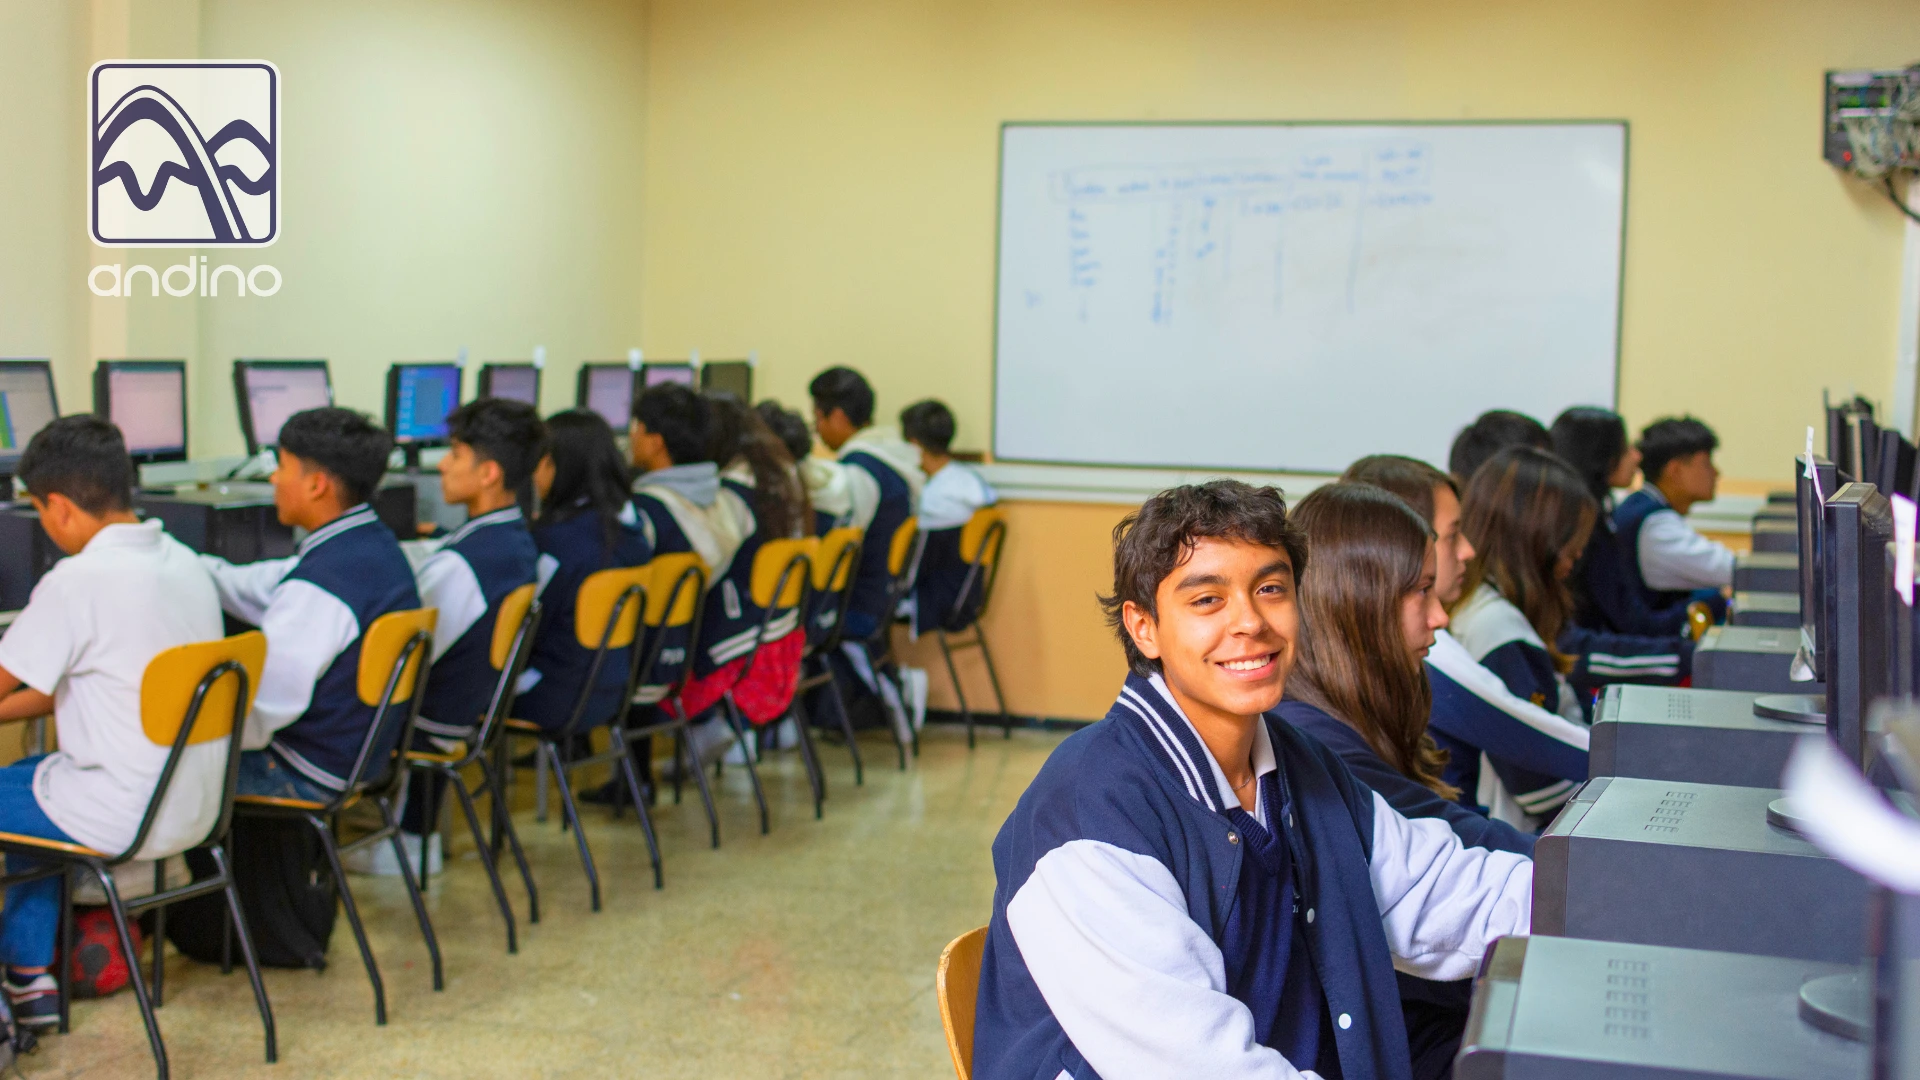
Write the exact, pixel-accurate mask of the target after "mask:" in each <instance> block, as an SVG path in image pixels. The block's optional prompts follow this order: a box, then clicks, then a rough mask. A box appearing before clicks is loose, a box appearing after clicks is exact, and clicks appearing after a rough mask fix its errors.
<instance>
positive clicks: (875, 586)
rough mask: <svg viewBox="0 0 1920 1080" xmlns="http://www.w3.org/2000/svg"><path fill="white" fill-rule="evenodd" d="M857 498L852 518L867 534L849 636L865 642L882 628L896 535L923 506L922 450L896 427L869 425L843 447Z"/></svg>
mask: <svg viewBox="0 0 1920 1080" xmlns="http://www.w3.org/2000/svg"><path fill="white" fill-rule="evenodd" d="M840 463H841V465H843V466H845V467H846V477H847V488H848V493H849V497H850V500H851V503H852V517H851V523H852V524H854V525H858V526H859V527H860V528H861V529H862V530H863V531H864V532H865V534H866V544H865V546H863V547H862V548H861V549H860V565H858V566H856V567H854V583H853V598H852V602H851V603H849V604H848V606H847V636H848V637H850V638H853V639H855V640H861V641H864V640H866V639H868V638H871V637H873V636H874V635H875V634H877V633H879V632H880V628H881V627H883V626H885V625H886V622H887V618H888V616H889V615H890V614H891V612H889V611H888V610H887V600H888V593H889V592H891V591H892V586H893V574H892V573H891V572H890V571H889V570H888V569H887V556H888V553H889V549H890V548H891V547H892V543H893V534H894V533H895V532H896V531H898V529H899V528H900V526H901V525H903V524H905V523H906V520H907V519H908V518H910V517H913V516H914V515H915V514H916V513H918V511H919V503H920V489H921V488H922V487H923V486H924V485H925V484H926V477H925V475H924V474H922V473H921V472H920V449H919V447H916V446H914V445H913V444H912V443H910V442H907V441H906V440H904V439H902V438H901V437H900V435H899V433H898V432H896V431H895V430H894V429H892V428H879V427H865V428H861V429H860V430H859V431H856V432H854V433H853V437H852V438H850V439H848V440H847V441H846V442H845V443H844V444H842V445H841V447H840Z"/></svg>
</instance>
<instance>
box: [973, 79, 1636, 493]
mask: <svg viewBox="0 0 1920 1080" xmlns="http://www.w3.org/2000/svg"><path fill="white" fill-rule="evenodd" d="M1048 127H1057V128H1068V127H1071V128H1116V127H1155V128H1160V127H1167V128H1181V127H1279V128H1312V127H1452V128H1465V127H1618V128H1619V129H1620V276H1619V280H1618V281H1616V282H1615V283H1614V305H1613V395H1612V400H1610V401H1608V402H1607V403H1606V405H1607V408H1609V409H1612V410H1613V411H1614V412H1619V411H1620V354H1621V350H1622V349H1624V348H1625V346H1626V342H1625V334H1626V321H1627V212H1628V209H1629V207H1630V206H1631V199H1630V198H1629V194H1630V191H1631V188H1632V178H1633V125H1632V123H1631V122H1630V121H1628V120H1627V119H1626V118H1625V117H1621V118H1618V119H1605V118H1587V119H1557V120H1556V119H1549V118H1535V119H1515V120H1002V121H1000V132H999V153H998V154H997V155H996V156H995V159H994V175H993V364H992V376H993V377H992V379H991V381H990V382H989V383H988V393H989V394H991V395H992V400H993V440H992V445H993V458H992V460H993V461H996V462H1000V461H1004V462H1010V463H1015V464H1023V465H1071V466H1075V467H1079V468H1088V469H1167V468H1170V467H1171V466H1168V465H1167V464H1166V463H1165V462H1111V461H1073V460H1060V459H1053V458H1027V457H1003V456H1002V455H1001V453H1000V264H1001V260H1000V255H1001V252H1000V243H1001V237H1002V232H1003V229H1002V226H1003V225H1004V223H1005V220H1006V206H1005V203H1006V197H1007V193H1006V182H1007V130H1008V129H1009V128H1048ZM1536 419H1538V418H1537V417H1536ZM1546 422H1547V423H1551V422H1552V421H1551V420H1549V421H1546ZM1179 468H1180V469H1182V470H1183V471H1188V472H1192V471H1195V470H1198V471H1202V472H1222V473H1235V472H1247V471H1248V468H1247V466H1244V465H1191V466H1189V465H1182V466H1179ZM1263 471H1264V470H1263ZM1271 471H1273V472H1283V473H1291V474H1293V475H1296V476H1339V475H1340V474H1339V473H1337V472H1321V471H1319V470H1316V469H1296V468H1292V467H1289V466H1286V465H1276V466H1273V467H1272V469H1271Z"/></svg>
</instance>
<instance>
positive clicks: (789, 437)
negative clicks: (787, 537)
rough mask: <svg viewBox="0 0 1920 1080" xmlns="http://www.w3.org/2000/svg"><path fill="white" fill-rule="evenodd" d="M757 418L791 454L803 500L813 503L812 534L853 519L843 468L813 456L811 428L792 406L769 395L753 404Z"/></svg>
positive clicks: (851, 500) (822, 533)
mask: <svg viewBox="0 0 1920 1080" xmlns="http://www.w3.org/2000/svg"><path fill="white" fill-rule="evenodd" d="M753 411H754V412H756V413H758V414H760V420H761V422H762V423H764V424H766V425H767V430H769V431H771V432H773V434H774V435H775V437H777V438H778V439H779V440H780V444H781V445H782V446H785V447H786V448H787V453H788V454H789V455H791V456H792V458H793V464H794V468H795V469H796V470H798V471H799V473H800V481H801V483H803V484H805V485H806V488H807V502H808V503H809V504H811V505H812V506H813V534H814V535H815V536H825V535H826V534H827V532H828V531H829V530H831V529H837V528H839V527H841V526H843V525H846V524H848V523H849V522H851V521H852V520H853V493H852V492H850V491H849V490H848V489H847V467H846V466H845V465H842V464H840V463H839V462H838V461H835V460H833V459H832V458H823V457H815V456H814V455H813V428H812V427H811V426H810V425H808V423H807V421H806V419H805V418H804V417H802V416H801V415H800V414H799V413H797V412H794V411H793V410H792V409H788V408H785V407H783V406H782V405H781V404H780V403H779V402H777V401H774V400H772V399H771V398H769V399H768V400H766V401H763V402H761V403H760V404H758V405H755V406H754V407H753Z"/></svg>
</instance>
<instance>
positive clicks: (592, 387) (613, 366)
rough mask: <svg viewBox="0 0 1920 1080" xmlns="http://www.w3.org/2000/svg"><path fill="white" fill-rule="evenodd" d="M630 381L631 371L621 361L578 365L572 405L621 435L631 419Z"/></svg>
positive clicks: (631, 389)
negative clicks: (585, 411)
mask: <svg viewBox="0 0 1920 1080" xmlns="http://www.w3.org/2000/svg"><path fill="white" fill-rule="evenodd" d="M633 382H634V380H633V369H632V368H630V367H628V366H627V363H626V361H624V360H620V361H608V362H606V363H585V364H582V365H580V375H579V378H578V380H577V381H576V382H575V383H574V388H573V403H574V404H575V405H577V406H579V407H581V408H583V409H592V410H593V411H594V412H597V413H599V414H600V416H601V418H602V419H604V420H605V421H606V422H607V426H609V427H611V428H613V431H614V434H616V435H620V434H625V432H626V430H627V424H628V422H630V421H631V420H632V419H633Z"/></svg>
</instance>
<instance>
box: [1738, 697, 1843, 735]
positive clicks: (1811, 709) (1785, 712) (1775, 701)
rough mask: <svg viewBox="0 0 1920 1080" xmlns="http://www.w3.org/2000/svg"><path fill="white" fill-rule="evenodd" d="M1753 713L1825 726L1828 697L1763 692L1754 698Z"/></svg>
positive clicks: (1776, 718) (1769, 717)
mask: <svg viewBox="0 0 1920 1080" xmlns="http://www.w3.org/2000/svg"><path fill="white" fill-rule="evenodd" d="M1753 715H1755V716H1764V717H1766V718H1767V719H1769V720H1789V721H1792V722H1793V723H1796V724H1813V725H1817V726H1819V727H1825V726H1826V724H1827V699H1826V698H1825V697H1824V696H1821V695H1818V694H1762V695H1760V696H1759V697H1757V698H1755V699H1753Z"/></svg>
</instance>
